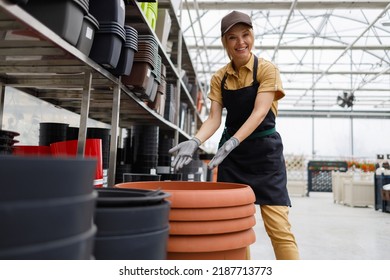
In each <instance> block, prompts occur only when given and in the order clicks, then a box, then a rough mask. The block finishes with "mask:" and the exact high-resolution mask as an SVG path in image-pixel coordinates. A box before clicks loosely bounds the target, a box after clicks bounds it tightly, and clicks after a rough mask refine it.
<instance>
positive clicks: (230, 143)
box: [209, 137, 240, 169]
mask: <svg viewBox="0 0 390 280" xmlns="http://www.w3.org/2000/svg"><path fill="white" fill-rule="evenodd" d="M239 144H240V141H238V139H237V138H235V137H230V139H229V140H227V141H226V142H225V144H223V145H222V147H221V148H219V150H218V151H217V153H216V154H215V156H214V157H213V159H212V160H211V161H210V163H209V169H213V168H215V167H216V166H217V165H219V164H220V163H221V162H222V161H223V160H224V159H225V158H226V157H227V156H228V154H229V153H230V152H231V151H233V149H234V148H236V147H237V146H238V145H239Z"/></svg>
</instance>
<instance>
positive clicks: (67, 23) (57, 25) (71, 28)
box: [23, 0, 87, 45]
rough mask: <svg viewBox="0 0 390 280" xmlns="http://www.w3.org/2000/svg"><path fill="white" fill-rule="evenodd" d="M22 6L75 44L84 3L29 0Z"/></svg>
mask: <svg viewBox="0 0 390 280" xmlns="http://www.w3.org/2000/svg"><path fill="white" fill-rule="evenodd" d="M23 8H24V9H26V11H27V12H29V13H30V14H32V15H33V16H34V17H36V18H37V19H38V20H39V21H41V22H42V23H43V24H45V25H46V26H47V27H49V28H50V29H52V30H53V31H54V32H55V33H57V34H58V35H59V36H61V37H62V38H63V39H65V40H66V41H68V42H69V43H70V44H72V45H76V43H77V40H78V38H79V35H80V31H81V27H82V24H83V19H84V14H86V13H87V11H86V10H85V8H86V7H85V5H80V3H79V2H78V1H73V0H68V1H65V0H64V1H44V0H29V1H28V3H27V4H26V5H24V6H23Z"/></svg>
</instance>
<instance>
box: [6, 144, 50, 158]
mask: <svg viewBox="0 0 390 280" xmlns="http://www.w3.org/2000/svg"><path fill="white" fill-rule="evenodd" d="M13 154H14V155H18V156H49V155H50V154H51V153H50V147H49V146H24V145H18V146H14V150H13Z"/></svg>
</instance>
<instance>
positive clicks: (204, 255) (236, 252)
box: [167, 247, 247, 260]
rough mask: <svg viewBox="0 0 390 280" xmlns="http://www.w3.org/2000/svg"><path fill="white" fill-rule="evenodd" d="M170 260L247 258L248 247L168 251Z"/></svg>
mask: <svg viewBox="0 0 390 280" xmlns="http://www.w3.org/2000/svg"><path fill="white" fill-rule="evenodd" d="M167 259H168V260H247V247H242V248H238V249H232V250H224V251H215V252H194V253H188V252H182V253H181V252H179V253H177V252H168V254H167Z"/></svg>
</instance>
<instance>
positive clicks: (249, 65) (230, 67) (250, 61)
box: [226, 53, 255, 75]
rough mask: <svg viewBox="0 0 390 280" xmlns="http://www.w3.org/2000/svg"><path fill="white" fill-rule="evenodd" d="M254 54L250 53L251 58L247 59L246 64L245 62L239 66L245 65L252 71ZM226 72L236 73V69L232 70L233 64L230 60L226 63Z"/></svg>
mask: <svg viewBox="0 0 390 280" xmlns="http://www.w3.org/2000/svg"><path fill="white" fill-rule="evenodd" d="M254 61H255V59H254V55H253V53H251V58H250V59H249V61H248V62H247V64H245V65H244V66H241V67H246V68H247V69H248V70H249V71H253V64H254ZM226 73H228V74H229V75H234V74H235V73H236V71H235V70H234V68H233V64H232V62H231V61H230V63H229V64H228V65H227V69H226Z"/></svg>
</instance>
